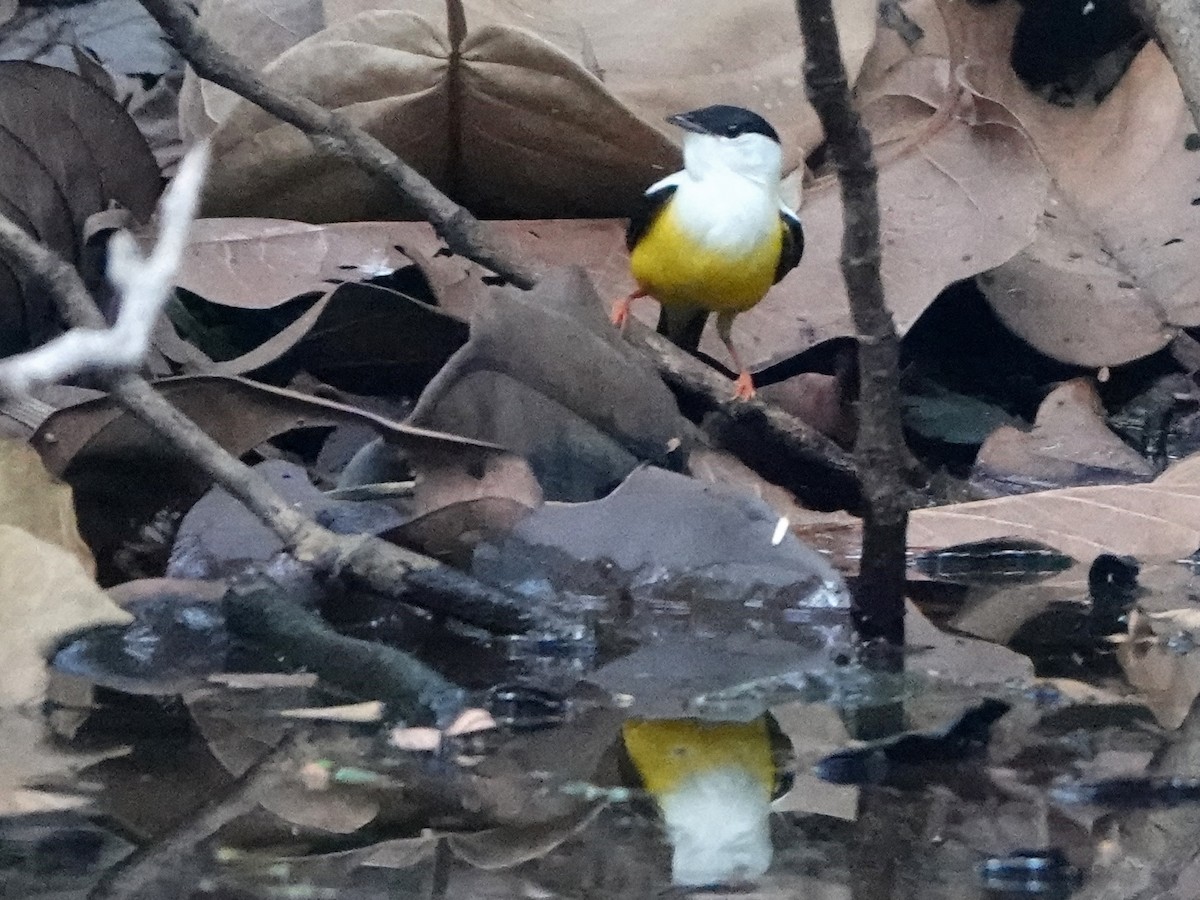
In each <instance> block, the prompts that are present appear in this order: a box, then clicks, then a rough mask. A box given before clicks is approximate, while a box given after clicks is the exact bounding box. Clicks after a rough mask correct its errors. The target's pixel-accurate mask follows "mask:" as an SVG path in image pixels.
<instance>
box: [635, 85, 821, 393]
mask: <svg viewBox="0 0 1200 900" xmlns="http://www.w3.org/2000/svg"><path fill="white" fill-rule="evenodd" d="M667 122H669V123H670V124H672V125H676V126H678V127H679V128H682V129H683V131H684V136H683V169H681V170H680V171H678V172H675V173H674V174H672V175H668V176H667V177H666V178H663V179H662V180H661V181H658V182H656V183H655V184H652V185H651V186H650V187H649V188H648V189H647V190H646V193H645V195H644V196H643V198H642V206H641V208H640V209H639V210H638V211H637V212H636V213H635V214H634V215H633V216H632V217H631V218H630V222H629V227H628V229H627V230H626V234H625V244H626V247H627V248H628V250H629V259H630V269H631V271H632V273H633V278H634V281H635V282H636V283H637V288H636V289H635V290H634V291H633V292H632V293H630V294H629V295H628V296H626V297H622V298H621V299H619V300H617V301H616V303H615V304H614V305H613V308H612V322H613V324H614V325H616V326H617V327H618V328H624V326H625V323H626V322H627V321H628V319H629V315H630V309H631V307H632V304H633V301H634V300H637V299H639V298H641V297H652V298H654V299H655V300H657V301H658V302H659V303H660V304H661V305H662V312H661V313H660V315H659V320H658V331H659V332H660V333H661V334H665V335H666V336H667V337H669V338H671V340H673V341H674V342H675V343H677V344H679V345H680V346H683V347H685V348H686V349H695V347H696V345H697V344H698V343H699V341H700V333H701V331H703V329H704V324H705V321H706V320H707V318H708V313H710V312H715V313H716V314H717V334H718V335H719V336H720V338H721V342H722V343H723V344H724V345H725V348H726V349H727V350H728V351H729V356H730V358H731V359H732V360H733V364H734V366H735V367H736V368H737V370H738V378H737V382H736V385H735V389H734V395H735V396H736V397H738V398H741V399H744V400H749V399H752V398H753V397H754V394H755V390H754V379H753V377H752V376H751V375H750V372H749V370H748V369H747V368H746V367H745V365H743V363H742V361H741V358H740V357H739V355H738V352H737V350H736V349H735V348H734V346H733V341H732V339H731V337H730V329H731V328H732V326H733V320H734V318H735V317H736V316H737V315H738V313H742V312H745V311H746V310H748V309H750V308H751V307H752V306H754V305H755V304H757V303H758V302H759V301H760V300H762V298H763V297H764V296H766V293H767V291H768V290H770V288H771V286H772V285H773V284H777V283H778V282H779V281H780V279H782V278H783V276H784V275H786V274H787V273H788V272H790V271H791V270H792V269H794V268H795V267H796V265H797V264H798V263H799V262H800V258H801V257H802V256H803V254H804V228H803V226H802V225H801V223H800V218H799V216H797V214H796V213H795V212H794V211H793V210H791V209H790V208H788V206H787V205H786V204H784V202H783V200H782V198H781V196H780V178H781V177H782V171H783V151H782V148H781V147H780V143H779V135H778V134H777V133H776V131H775V129H774V128H772V127H771V124H770V123H769V122H768V121H767V120H766V119H764V118H763V117H762V116H760V115H758V114H757V113H755V112H752V111H751V110H748V109H744V108H742V107H740V106H730V105H726V104H717V105H715V106H706V107H704V108H702V109H695V110H692V111H691V112H685V113H678V114H676V115H673V116H668V117H667Z"/></svg>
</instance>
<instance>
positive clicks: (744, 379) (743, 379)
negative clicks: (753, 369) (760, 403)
mask: <svg viewBox="0 0 1200 900" xmlns="http://www.w3.org/2000/svg"><path fill="white" fill-rule="evenodd" d="M733 396H734V397H736V398H737V399H738V400H753V399H754V396H755V390H754V379H753V378H751V377H750V373H749V372H747V371H746V370H745V369H742V374H741V375H739V376H738V379H737V383H736V384H735V385H734V387H733Z"/></svg>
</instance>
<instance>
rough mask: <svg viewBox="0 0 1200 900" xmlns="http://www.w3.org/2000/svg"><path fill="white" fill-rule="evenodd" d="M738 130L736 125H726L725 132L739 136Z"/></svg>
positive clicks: (732, 135) (731, 135)
mask: <svg viewBox="0 0 1200 900" xmlns="http://www.w3.org/2000/svg"><path fill="white" fill-rule="evenodd" d="M737 131H738V130H737V126H736V125H726V126H725V133H726V134H727V135H729V136H730V137H737Z"/></svg>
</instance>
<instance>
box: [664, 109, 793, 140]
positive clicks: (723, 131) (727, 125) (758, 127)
mask: <svg viewBox="0 0 1200 900" xmlns="http://www.w3.org/2000/svg"><path fill="white" fill-rule="evenodd" d="M667 121H668V122H670V123H671V124H672V125H678V126H679V127H680V128H682V129H684V130H685V131H694V132H696V133H698V134H714V135H716V136H717V137H727V138H735V137H740V136H741V135H743V134H761V135H763V136H764V137H769V138H770V139H771V140H773V141H774V142H775V143H777V144H778V143H779V135H778V134H776V133H775V129H774V128H772V127H771V123H770V122H768V121H767V120H766V119H764V118H763V117H762V116H760V115H759V114H758V113H754V112H751V111H750V110H748V109H742V107H740V106H727V105H726V104H723V103H718V104H717V105H716V106H706V107H704V108H703V109H693V110H692V111H691V112H685V113H679V114H678V115H674V116H668V117H667Z"/></svg>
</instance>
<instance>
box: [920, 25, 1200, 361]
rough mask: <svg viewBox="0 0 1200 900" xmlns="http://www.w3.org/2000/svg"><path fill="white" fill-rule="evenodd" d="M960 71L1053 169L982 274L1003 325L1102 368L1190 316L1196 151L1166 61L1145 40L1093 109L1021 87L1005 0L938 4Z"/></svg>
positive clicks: (1147, 348) (1194, 314)
mask: <svg viewBox="0 0 1200 900" xmlns="http://www.w3.org/2000/svg"><path fill="white" fill-rule="evenodd" d="M943 11H944V12H945V14H946V17H947V24H948V26H949V28H950V31H951V33H952V35H954V36H955V37H954V40H955V43H956V45H957V46H958V47H959V48H960V52H961V53H962V54H963V56H964V58H965V60H966V64H967V65H966V70H965V77H966V79H967V80H968V81H969V82H970V84H971V85H972V87H973V88H974V89H975V90H977V91H978V92H979V93H980V94H982V95H984V96H987V97H990V98H992V99H993V100H995V101H997V102H999V103H1002V104H1003V105H1004V106H1005V107H1007V108H1008V109H1009V110H1011V111H1012V113H1013V114H1014V115H1015V116H1016V117H1017V119H1019V120H1020V122H1021V125H1022V127H1023V128H1024V129H1025V130H1026V131H1027V132H1028V134H1029V135H1030V137H1031V139H1032V140H1033V142H1034V144H1035V145H1036V147H1037V150H1038V154H1039V155H1040V157H1041V158H1042V160H1043V161H1044V162H1045V164H1046V166H1047V168H1048V169H1049V171H1050V173H1051V175H1052V176H1053V177H1054V180H1055V188H1056V190H1055V191H1054V192H1053V193H1052V195H1051V196H1050V198H1049V202H1048V204H1047V206H1046V209H1045V215H1044V216H1043V217H1042V219H1041V220H1040V221H1039V223H1038V229H1037V237H1036V240H1035V241H1034V242H1033V243H1032V244H1031V245H1030V246H1029V248H1028V249H1027V250H1026V251H1025V252H1023V253H1021V254H1020V255H1018V256H1017V257H1016V258H1014V259H1013V260H1012V261H1011V262H1008V263H1006V264H1005V265H1003V266H1001V267H1000V268H999V269H997V270H996V271H995V272H993V273H991V274H990V275H989V276H987V277H985V278H983V279H981V280H980V281H981V287H982V289H983V291H984V294H985V295H986V296H987V298H988V301H989V302H990V303H991V304H992V307H993V308H994V309H995V310H996V312H997V314H998V315H999V316H1000V317H1001V318H1002V319H1003V320H1004V322H1005V323H1006V324H1007V325H1008V326H1009V327H1010V328H1012V329H1013V331H1015V332H1016V333H1017V334H1019V335H1020V336H1021V337H1023V338H1024V339H1025V340H1027V341H1029V343H1031V344H1032V345H1033V346H1035V347H1037V348H1038V349H1039V350H1041V351H1042V352H1043V353H1046V354H1048V355H1050V356H1053V357H1054V358H1056V359H1060V360H1062V361H1064V362H1071V363H1079V364H1082V365H1096V366H1100V365H1114V364H1118V363H1123V362H1128V361H1129V360H1132V359H1137V358H1139V357H1141V356H1145V355H1147V354H1149V353H1152V352H1154V351H1155V350H1158V349H1159V348H1161V347H1163V346H1164V345H1165V344H1166V343H1167V342H1168V341H1169V340H1170V339H1171V337H1172V335H1173V334H1174V332H1175V329H1176V328H1178V327H1191V326H1194V325H1200V301H1198V300H1197V299H1196V298H1197V289H1196V288H1197V283H1198V280H1200V268H1198V267H1197V266H1196V264H1195V259H1196V257H1195V254H1194V253H1193V252H1192V248H1193V246H1194V244H1195V242H1196V240H1197V239H1200V211H1198V209H1197V207H1196V206H1195V205H1194V204H1193V201H1194V199H1195V198H1196V196H1197V191H1196V189H1195V185H1196V179H1197V177H1198V176H1200V155H1198V154H1197V153H1195V152H1192V151H1190V150H1188V149H1187V146H1186V143H1185V142H1186V139H1187V137H1188V135H1189V134H1191V133H1192V132H1193V131H1194V130H1195V123H1194V122H1192V120H1191V117H1190V116H1189V115H1188V112H1187V109H1186V108H1185V106H1184V103H1183V96H1182V93H1181V91H1180V89H1179V84H1178V81H1177V80H1176V78H1175V74H1174V72H1173V71H1172V69H1171V65H1170V62H1169V61H1168V60H1167V59H1166V57H1165V56H1164V55H1163V53H1162V51H1161V50H1159V48H1158V47H1157V46H1156V45H1155V44H1154V43H1153V42H1150V43H1149V44H1147V46H1146V47H1145V48H1144V49H1143V50H1142V51H1141V53H1140V54H1139V55H1138V56H1137V57H1136V58H1135V59H1134V61H1133V63H1132V65H1131V66H1130V68H1129V70H1128V71H1127V72H1126V73H1125V75H1124V76H1123V77H1122V78H1121V80H1120V82H1119V83H1118V84H1117V86H1116V87H1115V88H1114V90H1113V91H1112V92H1111V93H1110V94H1109V95H1108V96H1107V97H1106V98H1105V99H1104V101H1103V102H1102V103H1100V104H1099V105H1098V106H1092V105H1088V104H1080V105H1078V106H1076V107H1073V108H1064V107H1059V106H1055V105H1052V104H1050V103H1047V102H1045V101H1043V100H1042V99H1041V98H1040V97H1037V96H1036V95H1034V94H1032V93H1030V92H1029V91H1028V90H1027V89H1026V88H1025V86H1024V85H1023V84H1022V83H1021V82H1020V80H1019V79H1018V78H1017V76H1016V75H1015V74H1014V73H1013V71H1012V67H1011V66H1010V65H1009V62H1008V58H1009V52H1010V47H1011V44H1012V34H1013V28H1014V25H1015V22H1016V18H1017V15H1018V13H1019V7H1018V6H1017V5H1016V4H1015V3H1006V4H989V5H987V6H986V7H984V6H981V5H977V4H971V3H961V2H947V3H944V4H943Z"/></svg>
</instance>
